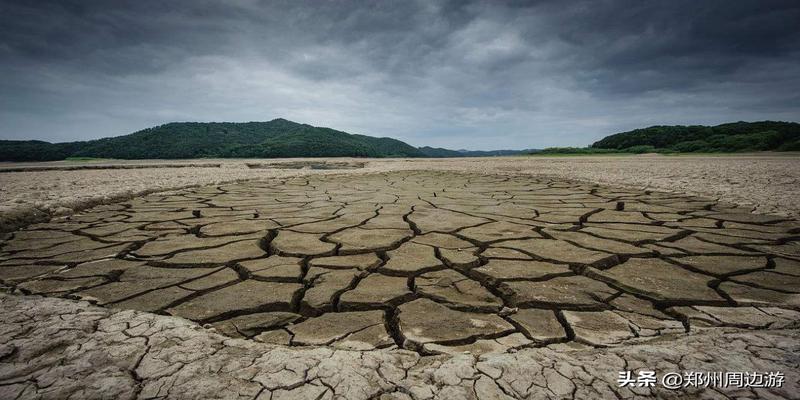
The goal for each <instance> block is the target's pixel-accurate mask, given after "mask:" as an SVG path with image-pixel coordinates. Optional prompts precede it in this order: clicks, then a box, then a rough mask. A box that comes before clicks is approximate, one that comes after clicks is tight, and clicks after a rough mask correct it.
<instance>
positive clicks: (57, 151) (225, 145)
mask: <svg viewBox="0 0 800 400" xmlns="http://www.w3.org/2000/svg"><path fill="white" fill-rule="evenodd" d="M67 157H96V158H119V159H151V158H163V159H181V158H215V157H220V158H227V157H253V158H281V157H424V155H423V154H422V152H420V151H419V150H418V149H417V148H415V147H413V146H411V145H408V144H406V143H404V142H401V141H399V140H396V139H391V138H375V137H370V136H364V135H351V134H349V133H346V132H341V131H337V130H334V129H330V128H319V127H314V126H311V125H306V124H298V123H296V122H292V121H287V120H285V119H275V120H272V121H269V122H244V123H232V122H208V123H205V122H174V123H169V124H165V125H161V126H157V127H154V128H148V129H144V130H141V131H138V132H135V133H131V134H129V135H125V136H118V137H111V138H105V139H98V140H91V141H86V142H69V143H48V142H42V141H35V140H30V141H15V140H2V141H0V161H52V160H63V159H65V158H67Z"/></svg>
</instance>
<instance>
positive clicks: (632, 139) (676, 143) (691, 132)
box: [591, 121, 800, 152]
mask: <svg viewBox="0 0 800 400" xmlns="http://www.w3.org/2000/svg"><path fill="white" fill-rule="evenodd" d="M591 147H592V148H595V149H617V150H625V149H631V148H640V149H641V148H652V150H656V151H657V150H660V149H664V150H670V151H678V152H734V151H766V150H775V151H800V124H798V123H796V122H776V121H762V122H733V123H729V124H722V125H717V126H703V125H692V126H683V125H672V126H651V127H649V128H643V129H634V130H632V131H629V132H622V133H617V134H614V135H611V136H606V137H605V138H603V139H602V140H599V141H597V142H595V143H594V144H592V146H591Z"/></svg>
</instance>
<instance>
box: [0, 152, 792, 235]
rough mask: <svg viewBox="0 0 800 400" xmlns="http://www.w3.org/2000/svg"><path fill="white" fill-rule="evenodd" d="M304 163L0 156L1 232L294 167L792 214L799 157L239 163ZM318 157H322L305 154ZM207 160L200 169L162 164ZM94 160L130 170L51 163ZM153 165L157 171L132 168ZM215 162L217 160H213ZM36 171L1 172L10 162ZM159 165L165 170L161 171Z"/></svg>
mask: <svg viewBox="0 0 800 400" xmlns="http://www.w3.org/2000/svg"><path fill="white" fill-rule="evenodd" d="M298 161H300V162H302V161H303V160H299V159H285V160H181V161H164V160H154V161H111V162H102V163H94V162H91V163H69V162H55V163H0V231H8V230H11V229H14V228H16V227H18V226H21V225H24V224H27V223H30V222H34V221H42V220H45V219H47V218H48V217H49V216H51V215H59V214H67V213H70V212H72V211H73V210H79V209H84V208H88V207H91V206H94V205H96V204H99V203H107V202H111V201H114V200H122V199H127V198H130V197H133V196H136V195H141V194H145V193H149V192H155V191H164V190H169V189H178V188H184V187H190V186H196V185H209V184H218V183H223V182H233V181H238V180H247V179H268V178H279V177H289V176H297V175H303V174H319V173H324V174H330V173H361V172H376V171H391V170H415V169H418V170H454V171H471V172H492V173H522V174H531V175H537V176H549V177H557V178H561V179H572V180H579V181H586V182H592V183H600V184H604V185H616V186H627V187H633V188H648V189H652V190H658V191H668V192H677V193H685V194H692V195H701V196H707V197H711V198H714V199H720V200H723V201H726V202H731V203H734V204H739V205H743V206H747V207H751V208H752V209H753V210H754V211H755V212H758V213H772V214H780V215H789V216H795V217H796V216H798V215H800V196H798V195H797V187H798V183H800V156H799V155H797V154H753V155H736V156H679V157H665V156H591V157H588V156H584V157H502V158H499V157H498V158H463V159H368V160H364V159H359V160H347V159H335V160H328V161H330V162H353V163H363V162H365V161H366V165H365V168H360V169H347V170H340V169H330V170H318V169H299V170H298V169H277V168H257V169H251V168H249V167H248V166H247V164H252V163H257V164H258V163H262V164H272V163H297V162H298ZM306 161H311V162H320V161H324V160H320V159H314V160H306ZM187 164H207V165H209V167H189V168H185V167H184V168H169V167H168V166H170V165H176V166H179V165H187ZM101 165H113V166H115V167H119V166H120V165H132V166H135V167H137V169H87V170H53V169H52V168H74V167H76V166H78V167H80V166H90V167H93V168H97V167H99V166H101ZM147 165H152V166H154V167H158V168H141V167H143V166H147ZM217 165H218V166H217ZM29 167H33V168H41V167H46V168H51V169H49V170H43V171H24V172H3V170H6V171H8V170H9V169H19V168H29ZM164 167H167V168H164Z"/></svg>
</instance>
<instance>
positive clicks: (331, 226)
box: [0, 167, 800, 399]
mask: <svg viewBox="0 0 800 400" xmlns="http://www.w3.org/2000/svg"><path fill="white" fill-rule="evenodd" d="M366 169H368V167H367V168H365V170H366ZM798 239H800V223H799V222H798V221H796V220H793V219H791V218H788V217H782V216H775V215H772V216H771V215H760V214H752V213H750V209H748V208H741V207H736V206H734V205H731V204H728V203H724V202H718V201H715V200H710V199H708V198H703V197H692V196H687V195H676V194H667V193H660V192H650V191H644V190H633V189H618V188H609V187H605V186H600V185H595V184H584V183H576V182H568V181H564V180H559V179H550V178H536V177H530V176H503V175H497V174H486V173H483V174H478V173H453V172H441V171H425V172H420V171H397V172H380V173H377V172H370V173H365V172H360V173H358V174H340V175H336V176H323V175H309V176H302V177H299V176H296V177H286V178H280V179H272V180H268V181H254V182H243V183H231V184H221V185H213V186H203V187H197V188H189V189H183V190H178V191H174V192H171V193H163V194H151V195H147V196H143V197H138V198H134V199H132V200H129V201H125V202H122V203H118V204H111V205H103V206H98V207H95V208H93V209H91V210H87V211H86V212H83V213H80V214H76V215H73V216H72V217H69V218H63V219H58V220H54V221H51V222H49V223H39V224H34V225H31V226H29V227H28V228H26V229H24V230H21V231H17V232H15V233H13V234H12V235H9V236H8V237H7V238H6V240H5V241H4V242H3V243H2V247H0V257H2V258H1V259H0V260H1V261H0V279H2V281H3V283H4V284H5V285H6V286H7V287H8V291H10V292H12V294H8V295H4V296H3V297H0V301H1V302H2V308H1V311H0V314H2V319H3V321H5V323H4V324H3V328H2V329H3V330H2V331H0V337H1V338H2V340H1V341H0V342H2V343H4V345H2V346H0V397H3V398H6V397H8V398H37V397H40V398H69V397H79V398H101V397H115V398H197V397H246V398H265V399H268V398H275V399H277V398H332V397H339V398H401V399H407V398H415V399H418V398H637V397H643V396H655V397H673V398H760V397H766V398H796V396H797V393H800V391H798V380H799V379H800V374H799V373H798V372H799V369H798V362H800V360H798V358H797V353H798V351H799V350H800V343H799V342H798V340H797V337H798V330H797V329H798V323H800V322H799V321H800V312H798V310H800V289H798V288H800V284H799V283H800V243H798ZM31 295H41V296H46V297H44V298H42V297H38V296H31ZM76 299H77V300H76ZM89 303H93V305H92V304H89ZM156 314H162V315H156ZM175 317H182V318H183V319H181V318H175ZM201 326H205V327H206V329H204V328H201ZM98 366H102V367H98ZM641 369H653V370H658V371H660V372H669V371H686V370H692V369H694V370H699V371H781V372H783V373H785V374H786V382H785V383H784V385H783V386H782V387H780V388H772V389H753V388H750V389H739V390H736V389H733V388H729V389H727V390H726V389H721V390H719V391H715V390H711V389H707V390H702V389H691V388H690V389H686V390H678V391H669V390H666V389H663V388H652V387H641V388H637V387H634V388H630V387H623V388H620V387H619V386H618V385H617V384H616V378H617V374H618V372H619V371H624V370H641Z"/></svg>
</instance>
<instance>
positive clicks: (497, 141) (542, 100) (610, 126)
mask: <svg viewBox="0 0 800 400" xmlns="http://www.w3.org/2000/svg"><path fill="white" fill-rule="evenodd" d="M798 20H800V4H798V3H797V2H794V1H785V2H780V1H741V2H725V1H705V2H693V1H671V2H662V1H639V2H626V1H621V0H620V1H600V2H595V1H591V2H590V1H574V2H563V1H534V2H523V1H508V2H479V1H473V2H468V1H452V2H448V1H427V0H419V1H398V2H389V1H385V2H384V1H380V2H355V1H353V2H345V1H329V2H320V1H289V0H286V1H256V0H238V1H226V2H221V1H203V0H193V1H189V0H185V1H170V2H158V1H147V0H145V1H115V2H108V1H102V0H95V1H77V0H75V1H37V2H26V1H2V0H0V121H2V124H0V138H8V139H23V138H24V139H44V140H51V141H64V140H76V139H89V138H96V137H103V136H110V135H120V134H125V133H129V132H132V131H135V130H138V129H141V128H144V127H147V126H151V125H156V124H161V123H165V122H169V121H188V120H191V121H223V120H224V121H251V120H269V119H272V118H276V117H284V118H288V119H292V120H296V121H299V122H306V123H311V124H314V125H321V126H330V127H334V128H337V129H342V130H346V131H349V132H354V133H363V134H368V135H376V136H392V137H397V138H400V139H403V140H406V141H408V142H410V143H412V144H415V145H434V146H446V147H451V148H484V149H495V148H523V147H545V146H555V145H585V144H588V143H591V142H592V141H593V140H595V139H597V138H600V137H602V136H604V135H606V134H608V133H612V132H616V131H620V130H626V129H632V128H636V127H641V126H647V125H652V124H673V123H683V124H691V123H720V122H726V121H732V120H761V119H779V120H793V119H795V120H796V119H797V115H800V95H798V88H800V68H798V65H799V64H800V28H798V27H797V23H796V21H798Z"/></svg>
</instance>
